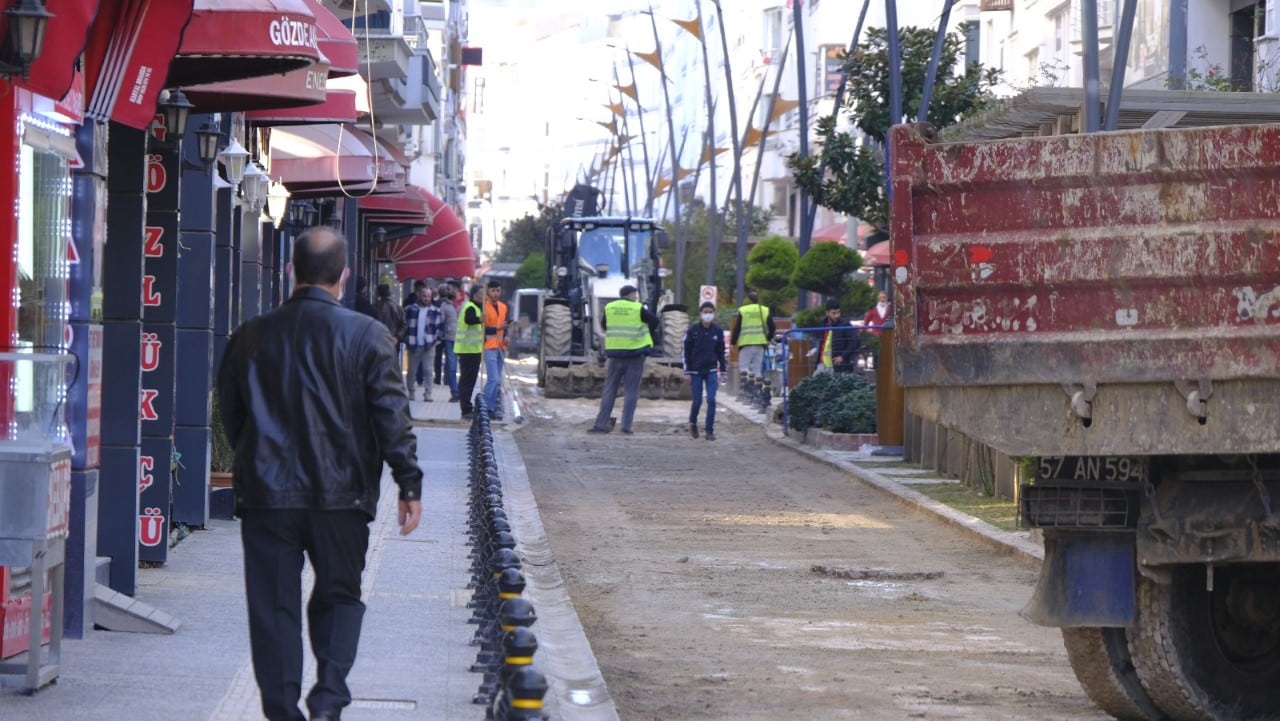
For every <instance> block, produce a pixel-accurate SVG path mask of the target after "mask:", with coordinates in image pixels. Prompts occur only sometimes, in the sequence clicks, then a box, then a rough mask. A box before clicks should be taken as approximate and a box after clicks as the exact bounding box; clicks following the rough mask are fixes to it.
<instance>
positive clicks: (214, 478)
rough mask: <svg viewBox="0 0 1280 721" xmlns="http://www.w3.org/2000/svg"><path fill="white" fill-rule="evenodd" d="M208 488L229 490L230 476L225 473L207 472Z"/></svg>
mask: <svg viewBox="0 0 1280 721" xmlns="http://www.w3.org/2000/svg"><path fill="white" fill-rule="evenodd" d="M209 487H210V488H231V474H230V473H228V472H225V471H209Z"/></svg>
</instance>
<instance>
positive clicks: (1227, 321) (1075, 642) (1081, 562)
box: [890, 125, 1280, 721]
mask: <svg viewBox="0 0 1280 721" xmlns="http://www.w3.org/2000/svg"><path fill="white" fill-rule="evenodd" d="M890 144H891V155H890V157H891V158H892V168H891V183H892V199H891V209H892V210H891V217H892V227H891V235H892V241H893V257H892V266H891V271H892V273H893V281H894V284H895V291H896V294H897V295H896V299H895V318H896V331H895V339H894V340H895V352H896V357H897V363H898V365H897V374H898V380H899V381H900V383H901V384H902V385H903V386H904V387H905V389H906V399H907V400H906V402H907V407H908V410H909V411H911V412H912V413H914V414H916V415H918V416H920V417H921V418H923V419H925V420H928V421H932V422H936V423H939V424H941V425H943V426H946V427H949V428H953V429H957V430H960V431H962V432H964V433H965V434H967V435H968V436H970V437H972V438H974V439H975V440H977V441H978V442H981V443H984V444H986V445H988V446H990V447H992V448H994V449H996V450H999V451H1001V452H1003V453H1005V454H1008V455H1010V456H1012V457H1014V459H1015V460H1016V461H1017V462H1018V464H1019V467H1020V468H1022V469H1023V471H1024V475H1025V482H1024V484H1023V485H1022V486H1021V489H1020V491H1021V499H1020V504H1021V507H1020V514H1021V520H1022V523H1023V525H1024V526H1025V527H1030V528H1038V529H1042V530H1043V537H1044V546H1045V559H1044V563H1043V565H1042V567H1041V571H1040V578H1039V582H1038V584H1037V586H1036V589H1035V591H1034V593H1033V594H1032V598H1031V599H1030V602H1029V603H1028V605H1027V608H1026V609H1025V610H1024V612H1023V615H1024V616H1025V617H1027V618H1028V619H1029V620H1030V621H1032V622H1034V623H1037V624H1041V625H1046V626H1056V627H1060V628H1061V629H1062V636H1063V639H1064V641H1065V643H1066V647H1067V651H1068V655H1069V657H1070V660H1071V665H1072V667H1073V669H1074V670H1075V673H1076V676H1077V677H1078V678H1079V679H1080V683H1081V685H1082V686H1083V687H1084V689H1085V691H1086V692H1087V693H1088V694H1089V696H1090V697H1091V698H1092V699H1093V700H1094V701H1095V702H1096V703H1097V704H1098V706H1099V707H1101V708H1102V709H1103V710H1104V711H1106V712H1108V713H1110V714H1111V715H1113V716H1115V717H1116V718H1120V719H1150V720H1151V721H1156V720H1158V719H1175V720H1178V721H1191V720H1200V719H1214V720H1218V719H1277V718H1280V514H1278V511H1280V126H1261V125H1259V126H1240V125H1237V126H1219V127H1207V128H1194V129H1180V130H1138V131H1131V132H1114V133H1100V134H1090V135H1064V136H1052V137H1037V138H1017V139H1008V140H994V141H985V142H954V143H947V142H936V141H935V140H934V136H933V133H932V132H931V130H930V129H929V128H928V127H927V126H908V125H904V126H898V127H896V128H894V129H893V130H892V134H891V138H890Z"/></svg>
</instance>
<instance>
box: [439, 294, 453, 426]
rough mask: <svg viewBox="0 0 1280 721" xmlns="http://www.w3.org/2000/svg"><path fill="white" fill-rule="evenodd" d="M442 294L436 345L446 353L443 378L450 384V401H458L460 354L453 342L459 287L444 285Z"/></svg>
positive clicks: (442, 372) (442, 369)
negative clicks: (456, 296) (455, 350)
mask: <svg viewBox="0 0 1280 721" xmlns="http://www.w3.org/2000/svg"><path fill="white" fill-rule="evenodd" d="M438 291H439V294H440V301H441V302H440V333H439V335H438V336H437V339H436V347H437V348H439V349H441V350H442V351H443V353H444V364H443V366H444V367H443V368H441V374H442V375H441V378H442V380H443V381H444V385H447V386H449V402H450V403H457V402H458V356H457V354H456V353H455V352H454V349H453V344H454V341H456V340H457V336H458V307H457V306H456V305H454V303H453V296H454V293H455V292H457V289H456V288H455V287H454V286H452V285H448V284H445V285H442V286H440V288H439V289H438Z"/></svg>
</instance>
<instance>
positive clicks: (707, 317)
mask: <svg viewBox="0 0 1280 721" xmlns="http://www.w3.org/2000/svg"><path fill="white" fill-rule="evenodd" d="M698 321H699V322H697V323H694V324H692V325H690V326H689V329H688V330H686V331H685V332H684V372H685V375H687V376H689V382H690V383H692V384H693V405H692V406H691V407H690V408H689V435H690V436H692V437H693V438H697V437H698V411H700V410H702V389H703V388H704V387H705V388H706V389H707V425H706V431H707V433H706V436H707V440H709V441H714V440H715V439H716V433H715V426H716V389H718V388H719V387H720V381H721V380H722V378H723V376H724V373H725V372H726V371H727V370H728V368H729V363H728V361H727V360H726V359H725V355H724V329H723V328H721V327H720V325H719V324H718V323H716V307H715V305H714V304H713V303H711V302H710V301H708V302H705V303H703V304H702V307H701V308H700V309H699V311H698Z"/></svg>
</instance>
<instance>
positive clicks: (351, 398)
mask: <svg viewBox="0 0 1280 721" xmlns="http://www.w3.org/2000/svg"><path fill="white" fill-rule="evenodd" d="M346 258H347V243H346V240H345V239H344V238H343V237H342V236H341V235H340V234H339V233H337V232H336V231H334V230H332V229H330V228H325V227H320V228H312V229H310V230H307V231H305V232H303V233H302V234H301V235H299V236H298V238H297V240H296V241H295V242H294V245H293V262H292V263H291V264H290V273H291V274H292V275H293V279H294V291H293V295H292V296H291V297H290V298H289V300H288V301H286V302H285V303H284V304H282V305H281V306H280V307H279V308H277V309H275V310H273V311H271V312H270V313H267V314H265V315H262V316H259V317H257V318H254V319H252V320H250V321H248V322H246V323H245V324H244V325H242V326H241V327H240V328H239V329H238V330H236V332H235V333H234V334H233V335H232V336H231V339H230V341H229V342H228V343H227V350H226V354H225V356H224V358H223V360H222V364H221V366H220V367H219V369H218V399H219V403H220V404H221V410H222V418H223V426H224V428H225V429H226V433H227V438H228V439H229V440H230V442H231V445H232V447H233V448H234V449H235V463H234V467H233V478H234V481H233V484H234V487H235V494H236V515H238V516H239V517H240V536H241V541H242V543H243V545H244V571H245V589H246V594H247V601H248V611H249V639H250V646H251V648H252V653H253V666H254V676H255V677H256V678H257V681H258V687H259V689H260V690H261V692H262V710H263V713H264V715H265V716H266V717H267V718H268V719H270V721H303V719H304V718H305V717H304V716H303V715H302V713H301V711H300V710H299V709H298V701H299V696H300V695H301V689H302V623H301V601H302V579H301V576H302V565H303V554H304V553H305V554H306V557H307V558H308V559H309V560H310V562H311V565H312V568H313V569H315V587H314V589H313V591H312V593H311V598H310V601H309V602H308V604H307V620H308V622H309V625H310V629H311V631H310V635H311V639H312V649H313V651H314V653H315V657H316V683H315V685H314V686H313V687H312V689H311V691H310V693H309V694H308V695H307V706H308V708H309V709H310V712H311V718H312V719H337V718H338V717H339V714H340V713H341V712H342V709H343V708H344V707H346V706H347V705H348V704H350V703H351V692H350V691H349V689H348V688H347V682H346V678H347V674H348V672H349V671H350V670H351V666H352V665H353V664H354V663H355V657H356V646H357V644H358V641H359V638H360V624H361V621H362V619H363V617H364V604H363V603H362V602H361V600H360V575H361V573H362V572H363V570H364V565H365V555H366V552H367V550H368V547H369V523H370V521H372V520H373V517H374V512H375V511H376V509H377V506H378V495H379V490H380V484H381V478H382V464H383V462H386V463H387V464H388V465H390V466H391V474H392V476H393V478H394V479H395V482H396V484H397V485H398V486H399V523H400V533H401V535H405V534H408V533H410V532H412V531H413V529H414V528H416V527H417V525H418V522H419V520H420V519H421V516H422V500H421V498H422V470H421V469H420V468H419V467H418V460H417V441H416V439H415V438H414V435H413V430H412V427H411V425H410V422H409V398H408V396H407V395H405V390H404V381H403V379H402V378H401V375H400V369H399V367H398V364H397V362H396V354H395V349H394V347H393V345H392V341H391V339H390V337H389V336H388V335H387V331H386V328H384V327H383V326H382V324H381V323H379V322H378V321H377V320H375V319H373V318H370V317H368V316H366V315H362V314H359V313H356V312H354V311H352V310H348V309H347V308H344V307H343V306H342V305H341V304H340V303H339V302H338V298H339V297H340V295H341V289H342V287H343V286H344V285H345V284H346V279H347V269H346Z"/></svg>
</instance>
